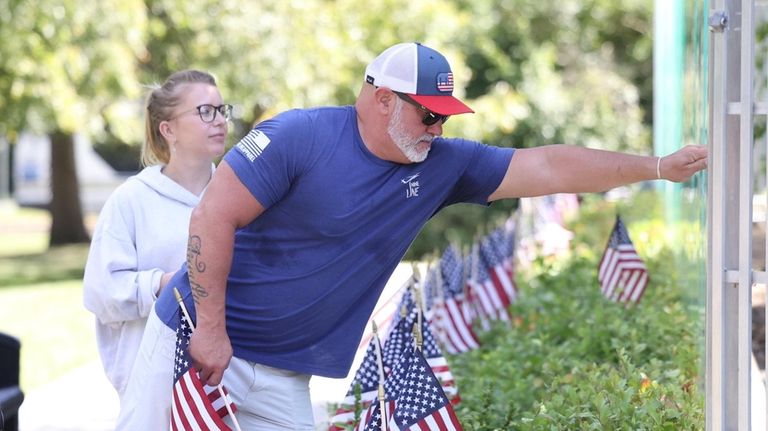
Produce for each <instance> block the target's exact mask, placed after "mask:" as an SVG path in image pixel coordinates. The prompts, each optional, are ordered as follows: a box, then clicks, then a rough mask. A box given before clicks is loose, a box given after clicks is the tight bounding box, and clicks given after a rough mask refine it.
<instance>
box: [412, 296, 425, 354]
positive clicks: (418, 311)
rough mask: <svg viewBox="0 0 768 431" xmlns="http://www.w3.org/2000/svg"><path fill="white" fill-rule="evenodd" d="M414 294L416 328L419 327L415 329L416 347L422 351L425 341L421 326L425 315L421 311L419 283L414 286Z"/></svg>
mask: <svg viewBox="0 0 768 431" xmlns="http://www.w3.org/2000/svg"><path fill="white" fill-rule="evenodd" d="M413 296H414V298H413V299H414V302H415V303H416V328H418V329H415V331H416V348H417V349H419V351H421V345H422V342H423V339H422V337H423V335H422V333H421V328H422V326H421V325H422V323H421V319H422V318H423V316H422V311H421V289H419V286H418V285H414V286H413Z"/></svg>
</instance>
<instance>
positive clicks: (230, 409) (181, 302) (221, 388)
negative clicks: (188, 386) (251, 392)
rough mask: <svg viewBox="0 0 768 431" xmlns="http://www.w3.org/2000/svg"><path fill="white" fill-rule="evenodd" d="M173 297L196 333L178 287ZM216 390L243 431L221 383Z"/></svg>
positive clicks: (238, 429) (233, 421)
mask: <svg viewBox="0 0 768 431" xmlns="http://www.w3.org/2000/svg"><path fill="white" fill-rule="evenodd" d="M173 295H174V296H175V297H176V302H178V303H179V307H181V312H182V314H184V316H183V318H184V319H185V320H186V321H187V323H188V324H189V327H190V328H191V329H192V331H194V330H195V324H194V323H192V318H191V317H190V316H189V312H188V311H187V306H186V305H184V300H183V299H182V298H181V294H180V293H179V289H177V288H176V287H174V288H173ZM216 389H217V390H218V391H219V395H221V398H222V399H223V400H224V407H225V408H226V409H227V413H229V417H231V418H232V424H234V425H235V429H236V430H237V431H242V430H241V429H240V424H239V423H238V422H237V418H236V417H235V412H233V411H232V407H230V406H229V403H228V402H227V394H225V393H224V388H223V387H222V386H221V383H219V384H218V385H216Z"/></svg>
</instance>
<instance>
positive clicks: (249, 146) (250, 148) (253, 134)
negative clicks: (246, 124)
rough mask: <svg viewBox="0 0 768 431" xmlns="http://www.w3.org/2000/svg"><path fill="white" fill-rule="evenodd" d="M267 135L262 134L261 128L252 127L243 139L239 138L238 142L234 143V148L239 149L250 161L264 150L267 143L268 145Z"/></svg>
mask: <svg viewBox="0 0 768 431" xmlns="http://www.w3.org/2000/svg"><path fill="white" fill-rule="evenodd" d="M269 142H270V140H269V137H267V135H265V134H264V132H262V131H261V130H256V129H253V130H251V131H250V132H249V133H248V134H247V135H245V137H244V138H243V139H241V140H240V142H238V143H237V145H235V148H237V149H238V150H240V152H241V153H243V155H244V156H245V157H247V158H248V160H250V161H251V162H253V161H254V160H256V157H259V156H260V155H261V153H262V151H264V149H265V148H267V145H269Z"/></svg>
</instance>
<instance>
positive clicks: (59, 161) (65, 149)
mask: <svg viewBox="0 0 768 431" xmlns="http://www.w3.org/2000/svg"><path fill="white" fill-rule="evenodd" d="M50 137H51V195H52V196H51V204H50V207H49V209H50V212H51V240H50V245H52V246H53V245H62V244H75V243H83V242H88V241H90V238H89V237H88V232H87V231H86V230H85V223H84V222H83V210H82V206H81V204H80V187H79V185H78V183H77V170H76V169H75V141H74V137H73V135H72V134H71V133H65V132H63V131H61V130H57V131H55V132H53V133H51V135H50Z"/></svg>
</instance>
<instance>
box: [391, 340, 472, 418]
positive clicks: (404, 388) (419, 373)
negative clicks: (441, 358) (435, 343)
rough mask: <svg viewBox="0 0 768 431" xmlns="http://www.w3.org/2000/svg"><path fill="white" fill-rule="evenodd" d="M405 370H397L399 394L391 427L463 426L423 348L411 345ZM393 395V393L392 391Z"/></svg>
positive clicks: (404, 361) (406, 354)
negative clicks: (420, 349)
mask: <svg viewBox="0 0 768 431" xmlns="http://www.w3.org/2000/svg"><path fill="white" fill-rule="evenodd" d="M401 364H402V365H403V369H402V370H400V371H401V372H399V373H395V372H393V373H392V375H391V376H390V378H389V379H387V383H390V382H389V380H390V379H392V380H395V381H394V382H393V384H394V386H395V388H396V389H395V390H394V391H393V392H392V393H395V394H397V395H396V398H395V402H394V411H393V412H392V417H391V419H390V421H389V429H391V430H406V429H407V430H451V431H452V430H461V429H462V428H461V423H459V420H458V418H457V417H456V414H455V413H454V411H453V407H452V406H451V403H450V402H449V401H448V398H447V397H446V396H445V393H444V392H443V389H442V388H441V387H440V383H439V382H438V381H437V378H436V377H435V375H434V374H433V373H432V370H431V369H430V366H429V364H428V363H427V360H426V359H425V358H424V356H423V355H422V354H421V352H420V351H419V350H416V349H413V348H409V350H408V351H406V352H405V353H404V355H403V360H402V361H401ZM388 395H389V394H388Z"/></svg>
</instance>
